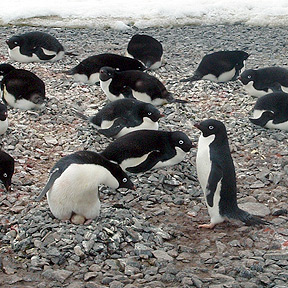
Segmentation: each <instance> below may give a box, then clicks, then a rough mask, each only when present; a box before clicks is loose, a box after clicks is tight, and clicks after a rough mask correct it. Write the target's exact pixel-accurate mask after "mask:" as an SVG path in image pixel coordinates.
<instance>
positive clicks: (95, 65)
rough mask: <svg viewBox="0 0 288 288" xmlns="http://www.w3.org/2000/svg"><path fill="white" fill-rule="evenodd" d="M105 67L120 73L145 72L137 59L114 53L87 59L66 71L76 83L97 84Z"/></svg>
mask: <svg viewBox="0 0 288 288" xmlns="http://www.w3.org/2000/svg"><path fill="white" fill-rule="evenodd" d="M104 66H110V67H112V68H115V69H116V70H118V71H125V70H140V71H144V70H145V67H144V66H143V65H142V63H140V62H139V61H138V60H136V59H131V58H129V57H125V56H120V55H116V54H112V53H104V54H99V55H95V56H91V57H88V58H86V59H85V60H83V61H82V62H80V63H79V64H78V65H77V66H75V67H74V68H72V69H71V70H69V71H66V73H67V74H68V75H73V77H74V80H75V81H79V82H83V83H88V84H95V83H97V82H99V81H100V80H99V71H100V68H101V67H104Z"/></svg>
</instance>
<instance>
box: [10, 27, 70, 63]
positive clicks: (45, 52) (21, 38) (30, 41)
mask: <svg viewBox="0 0 288 288" xmlns="http://www.w3.org/2000/svg"><path fill="white" fill-rule="evenodd" d="M6 43H7V45H8V53H9V56H10V58H11V59H12V60H14V61H18V62H26V63H27V62H43V61H57V60H60V59H61V58H62V57H63V55H64V54H65V52H64V48H63V46H62V45H61V44H60V42H59V41H58V40H57V39H56V38H55V37H54V36H52V35H50V34H48V33H45V32H39V31H33V32H28V33H24V34H20V35H14V36H12V37H11V38H9V39H8V40H7V41H6Z"/></svg>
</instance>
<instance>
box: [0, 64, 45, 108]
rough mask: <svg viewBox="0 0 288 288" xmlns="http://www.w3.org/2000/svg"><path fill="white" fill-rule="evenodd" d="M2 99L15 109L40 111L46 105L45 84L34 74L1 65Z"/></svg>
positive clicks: (8, 65)
mask: <svg viewBox="0 0 288 288" xmlns="http://www.w3.org/2000/svg"><path fill="white" fill-rule="evenodd" d="M0 75H2V76H3V79H2V81H1V91H2V99H3V101H4V103H6V104H8V105H10V106H11V107H13V108H20V109H23V110H29V109H40V108H42V107H44V105H45V99H46V98H45V84H44V82H43V81H42V80H41V79H40V78H39V77H38V76H36V75H35V74H34V73H32V72H30V71H27V70H24V69H16V68H14V67H13V66H12V65H10V64H1V65H0Z"/></svg>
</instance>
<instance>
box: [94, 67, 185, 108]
mask: <svg viewBox="0 0 288 288" xmlns="http://www.w3.org/2000/svg"><path fill="white" fill-rule="evenodd" d="M100 87H101V88H102V90H103V92H104V93H105V94H106V96H107V98H108V99H109V100H110V101H115V100H118V99H121V98H125V97H126V98H136V99H137V100H140V101H143V102H146V103H151V104H153V105H156V106H157V105H163V104H166V103H169V102H180V103H186V102H187V101H184V100H178V99H174V98H173V97H172V95H171V93H169V92H168V91H167V89H166V88H165V86H164V85H163V84H162V82H160V81H159V80H158V79H157V78H156V77H154V76H152V75H149V74H147V73H145V72H142V71H137V70H128V71H122V72H119V71H116V70H115V69H114V68H111V67H102V68H101V69H100Z"/></svg>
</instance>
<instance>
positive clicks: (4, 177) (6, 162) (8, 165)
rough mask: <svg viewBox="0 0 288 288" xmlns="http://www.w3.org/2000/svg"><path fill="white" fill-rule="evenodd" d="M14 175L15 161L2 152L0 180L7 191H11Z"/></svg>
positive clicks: (0, 152)
mask: <svg viewBox="0 0 288 288" xmlns="http://www.w3.org/2000/svg"><path fill="white" fill-rule="evenodd" d="M13 174H14V159H13V157H12V156H10V155H9V154H8V153H6V152H4V151H0V180H1V182H2V183H3V185H4V187H5V188H6V191H7V192H8V191H10V188H11V181H12V176H13Z"/></svg>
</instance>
